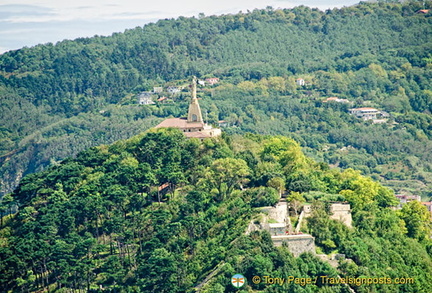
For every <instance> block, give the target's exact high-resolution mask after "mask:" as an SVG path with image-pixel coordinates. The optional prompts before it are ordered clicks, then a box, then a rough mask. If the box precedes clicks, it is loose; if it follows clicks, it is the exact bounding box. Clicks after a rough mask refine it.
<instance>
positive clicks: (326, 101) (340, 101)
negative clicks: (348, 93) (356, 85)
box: [323, 97, 349, 103]
mask: <svg viewBox="0 0 432 293" xmlns="http://www.w3.org/2000/svg"><path fill="white" fill-rule="evenodd" d="M328 102H336V103H349V101H348V100H347V99H339V98H338V97H330V98H327V99H325V100H324V101H323V103H328Z"/></svg>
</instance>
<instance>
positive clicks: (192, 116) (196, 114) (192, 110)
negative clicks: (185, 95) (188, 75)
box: [187, 76, 203, 122]
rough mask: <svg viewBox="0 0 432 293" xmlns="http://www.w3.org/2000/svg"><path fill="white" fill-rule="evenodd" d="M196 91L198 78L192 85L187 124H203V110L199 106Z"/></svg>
mask: <svg viewBox="0 0 432 293" xmlns="http://www.w3.org/2000/svg"><path fill="white" fill-rule="evenodd" d="M196 91H197V78H196V76H194V77H193V80H192V85H191V96H192V98H191V102H190V104H189V111H188V118H187V122H203V119H202V115H201V108H200V106H199V104H198V99H197V93H196Z"/></svg>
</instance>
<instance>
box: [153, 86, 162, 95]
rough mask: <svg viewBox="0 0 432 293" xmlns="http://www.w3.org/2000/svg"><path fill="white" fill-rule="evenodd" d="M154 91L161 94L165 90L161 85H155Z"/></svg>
mask: <svg viewBox="0 0 432 293" xmlns="http://www.w3.org/2000/svg"><path fill="white" fill-rule="evenodd" d="M153 92H154V93H155V94H160V93H161V92H163V87H161V86H155V87H153Z"/></svg>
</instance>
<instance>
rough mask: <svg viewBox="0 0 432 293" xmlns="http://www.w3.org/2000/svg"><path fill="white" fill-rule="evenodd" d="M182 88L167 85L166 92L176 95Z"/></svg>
mask: <svg viewBox="0 0 432 293" xmlns="http://www.w3.org/2000/svg"><path fill="white" fill-rule="evenodd" d="M181 90H182V88H181V87H179V86H169V87H167V92H168V93H170V94H171V95H176V94H178V93H180V92H181Z"/></svg>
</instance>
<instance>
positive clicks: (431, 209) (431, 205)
mask: <svg viewBox="0 0 432 293" xmlns="http://www.w3.org/2000/svg"><path fill="white" fill-rule="evenodd" d="M421 204H422V205H424V206H425V207H426V209H427V210H428V212H429V214H430V217H431V219H432V201H426V202H424V201H423V202H422V203H421Z"/></svg>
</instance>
